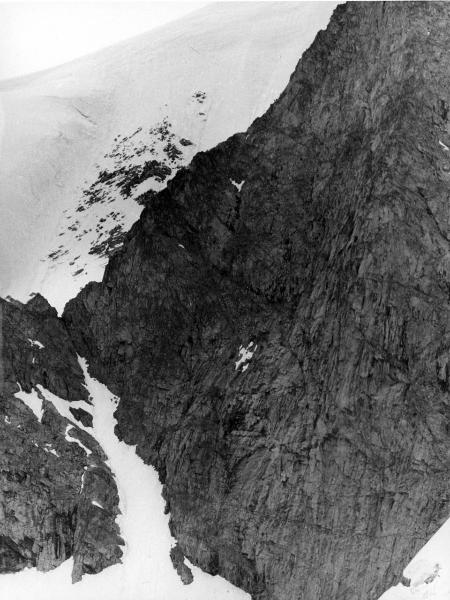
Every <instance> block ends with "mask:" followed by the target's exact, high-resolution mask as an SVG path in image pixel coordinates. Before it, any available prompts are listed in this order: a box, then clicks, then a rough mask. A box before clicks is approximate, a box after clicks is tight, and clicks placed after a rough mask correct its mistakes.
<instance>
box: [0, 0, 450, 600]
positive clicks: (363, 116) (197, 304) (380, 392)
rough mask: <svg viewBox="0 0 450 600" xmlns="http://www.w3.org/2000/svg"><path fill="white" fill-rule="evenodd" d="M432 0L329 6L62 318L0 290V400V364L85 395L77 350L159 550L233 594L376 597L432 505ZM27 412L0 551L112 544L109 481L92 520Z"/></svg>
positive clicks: (439, 283) (437, 518)
mask: <svg viewBox="0 0 450 600" xmlns="http://www.w3.org/2000/svg"><path fill="white" fill-rule="evenodd" d="M449 23H450V5H449V4H448V3H445V2H443V3H440V2H402V3H397V2H390V3H389V2H388V3H386V2H373V3H372V2H361V3H360V2H351V3H348V4H345V5H340V6H338V8H337V9H336V10H335V12H334V14H333V17H332V19H331V21H330V24H329V26H328V28H327V30H326V31H323V32H320V33H319V34H318V35H317V37H316V39H315V41H314V43H313V45H312V46H311V47H310V49H309V50H307V51H306V52H305V54H304V55H303V57H302V59H301V61H300V62H299V64H298V66H297V68H296V69H295V71H294V73H293V74H292V76H291V79H290V81H289V84H288V86H287V88H286V89H285V91H284V92H283V93H282V95H281V97H280V98H279V99H278V100H277V101H276V102H275V103H274V104H273V105H272V106H271V107H270V109H269V110H268V111H267V113H266V114H265V115H264V116H263V117H261V118H259V119H257V120H256V121H255V122H254V123H253V124H252V125H251V127H250V128H249V129H248V130H247V131H246V132H245V133H239V134H236V135H234V136H233V137H231V138H230V139H228V140H227V141H225V142H224V143H222V144H220V145H219V146H217V147H215V148H213V149H212V150H210V151H208V152H204V153H199V154H197V155H196V156H195V157H194V159H193V161H192V163H191V164H190V166H189V167H187V168H184V169H181V170H180V171H179V172H178V173H177V175H176V176H175V178H174V179H173V180H172V181H170V182H169V183H168V185H167V187H166V188H165V189H163V190H162V191H161V192H160V193H159V194H157V195H152V197H151V198H149V199H148V202H145V203H144V204H145V206H146V208H145V209H144V211H143V213H142V215H141V217H140V219H139V220H138V222H137V223H136V224H135V225H134V226H133V227H132V229H131V230H130V232H129V233H128V234H127V237H126V240H125V243H124V245H123V247H122V248H121V249H120V250H119V251H117V252H116V253H115V255H114V256H113V257H112V258H111V259H110V261H109V263H108V266H107V268H106V271H105V275H104V278H103V281H102V282H101V283H90V284H88V285H87V286H86V287H85V288H84V289H83V290H82V291H81V292H80V294H79V295H78V296H77V297H76V298H74V299H73V300H71V301H70V302H69V303H68V304H67V306H66V308H65V311H64V314H63V316H62V318H60V319H59V318H57V316H56V314H54V313H53V312H52V310H51V308H50V307H49V306H45V301H44V300H43V299H42V298H37V299H36V298H35V299H34V300H32V301H31V302H30V303H29V304H28V305H14V304H11V303H6V302H2V304H1V309H2V314H3V319H2V320H3V336H2V339H3V348H2V357H3V364H4V366H3V369H4V370H5V373H4V381H5V382H6V383H5V384H4V389H3V390H2V394H3V395H2V398H3V403H2V405H1V406H2V410H3V407H4V406H6V407H9V408H8V411H9V412H8V415H9V414H12V415H13V417H14V418H16V413H17V411H18V408H17V406H16V405H14V407H13V404H12V403H11V402H12V398H13V397H14V393H17V391H18V388H17V382H18V383H20V385H21V386H22V388H23V390H24V391H25V392H27V391H28V392H29V391H30V390H31V389H32V387H33V386H36V385H38V384H41V385H42V386H44V387H45V388H46V389H49V390H50V391H51V392H53V393H54V394H57V395H58V396H60V397H61V398H63V399H66V400H67V401H69V402H70V401H71V400H74V399H77V400H79V399H81V398H84V399H85V400H86V399H87V397H86V393H85V391H83V386H82V373H81V371H80V368H79V365H78V363H77V360H76V357H77V354H78V355H80V356H83V357H85V358H86V359H87V360H88V362H89V365H90V369H91V371H92V374H93V375H94V376H95V377H96V378H97V379H98V380H100V381H101V382H103V383H104V384H106V385H107V386H108V388H109V389H110V390H111V391H112V392H113V393H114V394H116V395H117V396H119V397H120V403H119V405H118V408H117V411H116V417H117V420H118V424H117V427H116V433H117V435H118V436H119V437H120V439H122V440H124V441H125V442H126V443H127V444H130V445H136V446H137V453H138V454H139V456H140V457H141V458H142V459H143V460H144V461H145V462H146V463H147V464H151V465H153V466H154V467H155V468H156V469H157V471H158V473H159V477H160V480H161V481H162V482H163V484H164V498H165V500H166V503H167V511H170V527H171V531H172V533H173V535H174V537H175V538H176V539H177V542H178V545H177V549H176V553H177V554H178V553H180V552H181V553H182V555H184V556H186V557H187V558H188V559H189V560H190V561H191V563H193V564H195V565H198V566H199V567H201V568H202V569H203V570H204V571H206V572H208V573H211V574H220V575H221V576H223V577H225V578H226V579H228V580H229V581H231V582H232V583H234V584H235V585H237V586H238V587H240V588H242V589H243V590H245V591H247V592H249V593H250V594H251V596H252V598H254V599H255V600H298V599H301V600H376V599H377V598H379V596H380V595H381V594H382V593H383V592H384V591H385V590H386V589H387V588H388V587H390V586H391V585H394V584H395V583H397V582H398V581H400V579H401V574H402V571H403V568H404V567H405V566H406V564H407V563H408V562H409V560H410V559H411V558H412V557H413V556H414V555H415V554H416V553H417V551H418V550H419V549H420V547H421V546H423V544H424V543H425V542H426V541H427V540H428V539H429V538H430V537H431V536H432V535H433V534H434V533H435V532H436V530H437V529H438V527H439V526H440V525H442V523H443V522H444V521H445V520H446V518H448V515H449V512H450V485H449V449H450V446H449V399H450V396H449V384H450V379H449V378H450V366H449V361H450V330H449V308H450V237H449V236H450V228H449V225H450V203H449V197H450V196H449V186H450V124H449V120H450V115H449V103H450V57H449V55H448V51H447V50H448V48H449V47H450V27H449ZM28 338H29V339H31V340H35V339H37V340H39V341H40V342H41V343H42V344H43V345H44V348H43V349H36V348H35V346H34V345H33V344H32V343H31V344H30V342H27V339H28ZM27 344H28V345H27ZM33 357H36V361H35V362H34V363H33ZM19 393H20V392H19ZM14 411H15V412H14ZM22 412H23V413H25V412H26V411H25V408H23V411H22ZM5 414H6V413H5ZM25 417H26V415H25V414H24V417H23V419H24V420H23V422H24V423H25V425H26V428H25V426H23V427H24V431H23V432H22V431H21V429H20V428H19V429H14V430H13V429H11V427H12V425H13V424H11V423H8V424H6V422H4V419H3V418H1V417H0V427H1V429H2V432H3V430H4V431H5V437H4V436H3V434H2V440H6V441H5V442H3V441H2V442H1V443H2V444H5V446H4V451H3V457H2V459H1V460H2V473H1V480H0V481H1V495H0V499H1V504H0V506H1V508H2V510H3V513H4V514H5V518H4V519H2V521H1V528H2V531H1V537H0V564H1V566H2V569H6V570H16V569H21V568H23V567H24V566H27V565H30V564H37V565H38V566H41V567H42V568H45V569H47V568H51V567H52V566H54V565H55V564H57V563H58V561H61V560H63V559H64V557H65V556H68V555H69V554H72V553H75V555H76V556H79V557H80V558H79V561H80V567H79V569H81V570H80V571H79V573H81V572H91V571H89V569H92V570H94V571H95V570H100V569H101V568H103V567H104V566H106V565H107V564H111V563H112V562H114V561H117V560H118V556H119V553H120V550H119V544H120V539H119V540H118V539H117V536H118V532H117V531H113V534H112V537H111V536H110V537H108V540H109V541H110V544H109V545H108V543H107V541H105V539H104V538H105V534H104V531H105V529H104V528H109V530H114V521H113V520H112V519H113V517H114V515H115V512H114V511H115V510H116V508H115V505H114V501H113V500H112V501H111V511H110V513H109V514H110V515H112V517H110V519H109V520H108V521H107V522H106V523H105V524H103V523H102V524H101V526H100V524H98V523H96V528H94V529H92V528H90V527H89V522H90V521H89V519H90V516H89V514H88V513H86V512H83V497H81V498H79V497H77V499H75V495H76V494H75V488H76V486H78V485H79V483H80V478H81V472H82V470H83V467H84V466H86V465H85V464H84V462H85V461H84V459H85V457H86V454H84V455H83V453H82V452H80V457H78V458H77V457H75V455H73V456H71V457H70V460H69V459H68V460H67V461H64V460H63V456H61V459H60V462H59V463H58V468H56V467H55V468H53V459H52V457H47V456H46V455H45V454H43V452H44V450H42V448H39V447H33V441H34V439H35V438H34V437H33V436H34V430H35V429H36V441H37V443H38V446H39V437H40V436H41V435H43V434H42V431H44V428H47V429H49V430H51V432H52V433H51V435H52V436H53V437H52V438H51V439H52V440H53V444H54V448H55V450H56V451H58V452H61V454H63V452H64V448H65V446H67V445H70V446H71V447H72V446H73V444H68V443H67V442H65V441H64V437H63V439H62V440H61V435H60V430H61V424H60V422H59V421H60V417H58V416H57V415H55V414H53V412H52V410H51V406H49V405H47V404H46V405H45V410H44V416H43V417H42V425H38V424H37V423H36V421H33V423H32V424H30V423H29V419H28V421H27V419H26V418H25ZM21 423H22V421H21ZM11 431H14V440H12V438H10V437H8V436H11V435H12V434H11V433H10V432H11ZM45 435H46V436H47V437H46V439H50V438H49V436H50V433H46V434H45ZM19 440H20V441H19ZM82 442H83V443H86V444H88V442H89V440H88V439H87V438H86V440H84V441H83V440H82ZM11 448H13V450H11ZM33 448H34V449H33ZM44 449H45V448H44ZM92 452H93V453H94V454H95V455H96V467H95V469H92V471H91V470H89V469H91V467H89V466H88V472H89V473H92V477H96V478H97V479H96V480H95V481H96V482H94V483H93V485H94V484H95V485H100V484H99V483H98V482H101V484H102V485H105V486H109V489H110V490H112V496H109V497H110V498H113V497H114V493H116V492H115V489H114V482H113V481H112V479H111V475H110V472H109V471H108V468H107V467H106V465H104V463H102V459H103V457H102V455H101V450H100V449H97V448H95V447H92ZM77 456H78V455H77ZM44 459H46V461H44ZM83 461H84V462H83ZM19 463H20V464H19ZM44 463H45V464H44ZM55 464H56V463H55ZM41 470H43V471H44V472H43V473H41ZM111 486H112V487H111ZM29 490H31V491H29ZM43 490H45V493H44V492H43ZM30 493H31V494H37V495H39V498H40V502H41V503H42V508H40V511H45V514H48V519H44V520H36V518H35V516H34V512H33V510H32V509H31V508H27V507H29V500H25V497H24V496H25V495H26V494H30ZM86 493H88V491H86ZM28 498H30V496H29V495H28ZM75 516H76V518H75ZM80 528H81V529H80ZM81 530H82V531H84V532H86V531H87V530H89V535H90V537H89V539H88V540H87V539H86V537H85V536H84V535H83V534H82V533H80V531H81ZM94 534H95V535H98V537H97V538H95V536H94ZM93 536H94V539H93ZM113 542H114V543H113ZM111 544H112V545H111ZM85 557H87V558H85Z"/></svg>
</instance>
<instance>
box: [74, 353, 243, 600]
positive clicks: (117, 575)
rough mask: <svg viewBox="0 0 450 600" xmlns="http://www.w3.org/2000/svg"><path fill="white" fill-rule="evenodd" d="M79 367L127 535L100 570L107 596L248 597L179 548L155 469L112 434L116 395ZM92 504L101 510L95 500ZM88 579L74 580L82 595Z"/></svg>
mask: <svg viewBox="0 0 450 600" xmlns="http://www.w3.org/2000/svg"><path fill="white" fill-rule="evenodd" d="M80 366H81V368H82V369H83V373H84V376H85V381H86V388H87V390H88V392H89V395H90V397H91V399H92V405H93V413H92V414H93V435H94V437H95V439H96V440H97V441H98V443H99V444H100V445H101V447H102V448H103V450H104V452H105V453H106V455H107V457H108V458H107V461H106V462H107V464H108V465H109V467H110V468H111V470H112V472H113V473H114V475H115V478H116V482H117V486H118V490H119V498H120V501H119V506H120V515H119V516H118V518H117V523H118V525H119V526H120V531H121V534H122V536H123V538H124V540H125V550H124V555H123V564H122V565H121V566H117V565H116V566H114V567H112V568H110V569H108V570H107V571H106V572H105V573H104V574H101V575H100V577H101V578H102V580H103V581H104V585H105V586H107V587H106V588H105V590H108V594H107V597H108V598H109V599H110V600H116V599H117V600H123V599H124V598H127V599H128V598H130V599H132V598H135V599H136V600H138V599H141V598H149V599H152V600H153V599H154V600H162V599H165V598H170V599H171V600H204V599H205V598H214V599H215V600H222V599H223V600H246V599H247V600H249V596H248V594H246V593H244V592H243V591H241V590H239V589H238V588H236V587H234V586H233V585H232V584H230V583H228V582H227V581H225V580H224V579H222V578H221V577H218V576H215V577H213V576H211V575H208V574H206V573H203V572H202V571H201V570H200V569H198V568H196V567H194V566H192V565H191V564H190V563H189V562H188V561H187V560H186V559H185V558H184V556H183V555H182V552H181V553H180V550H179V548H178V547H177V546H176V541H175V539H174V538H173V537H172V536H171V534H170V530H169V515H167V514H166V512H165V502H164V499H163V497H162V485H161V483H160V481H159V478H158V474H157V472H156V470H155V469H154V468H153V467H151V466H149V465H146V464H145V463H144V462H143V461H142V459H141V458H140V457H138V456H137V455H136V449H135V447H134V446H129V445H127V444H126V443H125V442H123V441H119V440H118V438H117V436H116V434H115V426H116V424H117V421H116V419H115V416H114V413H115V411H116V408H117V406H118V403H119V399H118V398H117V397H116V396H114V395H113V394H112V393H111V392H110V391H109V390H108V389H107V387H106V386H105V385H103V384H102V383H100V382H98V381H97V380H95V379H94V378H92V377H91V376H90V375H89V372H88V368H87V363H86V361H85V360H84V359H80ZM93 506H96V507H97V509H100V510H103V505H102V504H100V503H99V502H98V501H97V500H95V501H94V502H93ZM97 577H98V576H97ZM91 583H92V582H91V581H90V580H85V579H83V581H82V582H81V584H78V585H77V593H78V594H79V596H78V598H79V599H80V600H83V599H84V598H85V591H86V593H89V590H90V589H91V588H90V587H88V586H90V585H91ZM186 584H189V587H187V588H186ZM103 593H104V594H105V592H103Z"/></svg>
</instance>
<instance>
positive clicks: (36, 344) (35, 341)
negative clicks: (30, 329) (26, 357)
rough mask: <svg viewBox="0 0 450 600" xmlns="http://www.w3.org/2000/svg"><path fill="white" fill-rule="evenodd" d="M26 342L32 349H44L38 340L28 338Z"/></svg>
mask: <svg viewBox="0 0 450 600" xmlns="http://www.w3.org/2000/svg"><path fill="white" fill-rule="evenodd" d="M28 341H29V342H30V344H31V345H32V346H33V347H35V348H39V350H42V348H45V346H44V344H41V342H40V341H39V340H32V339H31V338H28Z"/></svg>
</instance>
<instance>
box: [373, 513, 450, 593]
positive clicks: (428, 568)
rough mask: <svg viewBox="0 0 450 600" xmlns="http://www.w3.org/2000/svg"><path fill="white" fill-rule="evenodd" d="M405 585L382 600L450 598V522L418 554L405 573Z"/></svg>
mask: <svg viewBox="0 0 450 600" xmlns="http://www.w3.org/2000/svg"><path fill="white" fill-rule="evenodd" d="M404 577H405V583H406V585H402V584H401V583H399V584H398V585H396V586H395V587H393V588H391V589H390V590H388V591H387V592H386V593H384V594H383V595H382V596H381V598H380V600H448V599H449V598H450V519H449V520H448V521H446V522H445V523H444V525H442V527H441V528H440V529H439V531H437V532H436V533H435V535H434V536H433V537H432V538H431V540H429V542H427V543H426V544H425V546H424V547H423V548H422V549H421V550H420V551H419V552H418V553H417V555H416V556H415V557H414V558H413V560H412V561H411V562H410V564H409V565H408V566H407V567H406V569H405V571H404Z"/></svg>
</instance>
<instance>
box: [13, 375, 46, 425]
mask: <svg viewBox="0 0 450 600" xmlns="http://www.w3.org/2000/svg"><path fill="white" fill-rule="evenodd" d="M17 385H18V386H19V388H20V391H19V392H17V393H16V394H14V396H15V397H16V398H18V399H19V400H22V402H23V403H24V404H26V405H27V406H28V408H30V409H31V410H32V411H33V413H34V414H35V415H36V418H37V420H38V421H39V423H40V422H41V421H42V415H43V414H44V409H43V408H42V398H39V396H38V394H37V392H36V390H31V392H30V393H27V392H24V391H23V390H22V386H21V385H20V383H17ZM18 427H19V426H18Z"/></svg>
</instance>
